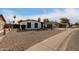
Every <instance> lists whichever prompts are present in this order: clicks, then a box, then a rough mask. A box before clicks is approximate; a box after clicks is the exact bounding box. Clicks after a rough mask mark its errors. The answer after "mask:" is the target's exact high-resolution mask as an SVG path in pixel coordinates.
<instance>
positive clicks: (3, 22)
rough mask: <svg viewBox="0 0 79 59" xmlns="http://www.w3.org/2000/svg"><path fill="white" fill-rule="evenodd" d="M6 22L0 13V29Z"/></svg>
mask: <svg viewBox="0 0 79 59" xmlns="http://www.w3.org/2000/svg"><path fill="white" fill-rule="evenodd" d="M5 24H6V20H5V19H4V17H3V15H0V30H2V29H3V28H4V26H5Z"/></svg>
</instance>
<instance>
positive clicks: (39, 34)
mask: <svg viewBox="0 0 79 59" xmlns="http://www.w3.org/2000/svg"><path fill="white" fill-rule="evenodd" d="M63 31H64V30H58V29H53V30H52V31H51V30H50V29H49V30H42V31H24V32H17V30H16V29H13V30H12V31H10V32H9V33H8V34H7V35H6V36H5V37H4V38H3V39H2V40H1V41H0V50H1V51H2V50H3V51H24V50H25V49H27V48H29V47H31V46H33V45H34V44H36V43H38V42H41V41H43V40H45V39H47V38H49V37H51V36H53V35H56V34H58V33H60V32H63Z"/></svg>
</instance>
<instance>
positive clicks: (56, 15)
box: [2, 8, 79, 23]
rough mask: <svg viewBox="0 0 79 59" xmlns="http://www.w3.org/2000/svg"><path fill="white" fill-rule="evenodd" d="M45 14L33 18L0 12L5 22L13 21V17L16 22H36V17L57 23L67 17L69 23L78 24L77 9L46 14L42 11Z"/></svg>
mask: <svg viewBox="0 0 79 59" xmlns="http://www.w3.org/2000/svg"><path fill="white" fill-rule="evenodd" d="M44 12H45V14H41V15H33V16H22V15H19V14H17V13H16V12H15V11H11V10H7V9H5V10H2V13H3V14H4V15H5V17H6V19H7V20H13V16H14V15H16V16H17V18H16V21H18V20H22V19H23V20H26V19H35V20H37V19H38V17H40V18H41V19H42V20H43V19H44V18H49V19H50V20H57V21H59V19H60V18H61V17H67V18H69V19H70V21H71V22H72V23H74V22H77V21H78V22H79V9H74V8H73V9H69V8H68V9H64V10H63V11H61V10H59V9H54V11H52V12H50V13H48V12H47V13H48V14H46V11H45V10H44Z"/></svg>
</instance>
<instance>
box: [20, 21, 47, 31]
mask: <svg viewBox="0 0 79 59" xmlns="http://www.w3.org/2000/svg"><path fill="white" fill-rule="evenodd" d="M19 25H20V29H22V30H37V29H43V28H47V24H45V23H43V22H39V21H36V20H23V21H20V22H19Z"/></svg>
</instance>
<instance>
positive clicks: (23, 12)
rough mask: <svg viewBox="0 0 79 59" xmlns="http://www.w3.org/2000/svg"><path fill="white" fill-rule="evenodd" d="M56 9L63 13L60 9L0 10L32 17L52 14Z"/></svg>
mask: <svg viewBox="0 0 79 59" xmlns="http://www.w3.org/2000/svg"><path fill="white" fill-rule="evenodd" d="M56 9H58V10H60V11H63V10H64V9H62V8H2V9H0V11H2V10H11V11H15V12H16V14H20V15H24V16H32V15H38V14H47V13H50V12H54V11H55V10H56Z"/></svg>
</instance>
